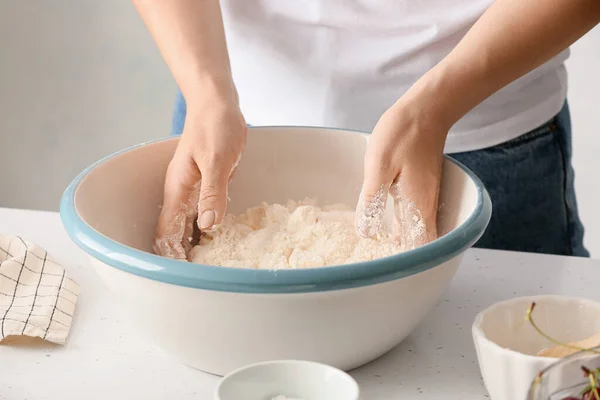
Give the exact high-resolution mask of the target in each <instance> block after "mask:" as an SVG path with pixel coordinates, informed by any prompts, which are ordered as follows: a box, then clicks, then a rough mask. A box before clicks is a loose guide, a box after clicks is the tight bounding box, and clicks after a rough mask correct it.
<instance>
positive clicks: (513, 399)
mask: <svg viewBox="0 0 600 400" xmlns="http://www.w3.org/2000/svg"><path fill="white" fill-rule="evenodd" d="M532 302H535V303H536V307H535V309H534V311H533V314H532V315H533V320H534V322H535V323H536V324H537V325H538V327H539V328H540V329H541V330H542V331H543V332H545V333H546V334H548V335H550V336H552V337H553V338H554V339H556V340H559V341H561V342H564V343H568V342H573V341H578V340H582V339H585V338H587V337H590V336H592V335H594V334H596V333H597V332H600V303H597V302H594V301H590V300H585V299H579V298H573V297H565V296H532V297H519V298H516V299H511V300H507V301H503V302H499V303H496V304H493V305H492V306H490V307H488V308H487V309H485V310H483V311H481V312H480V313H479V315H477V318H476V319H475V322H474V324H473V339H474V341H475V349H476V351H477V358H478V360H479V367H480V368H481V374H482V376H483V380H484V383H485V386H486V388H487V390H488V392H489V394H490V397H491V399H492V400H524V399H525V398H526V397H527V392H528V390H529V387H530V385H531V383H532V382H533V380H534V379H535V378H536V376H537V375H538V374H539V373H540V372H541V371H542V370H544V369H545V368H547V367H549V366H550V365H552V364H554V363H555V362H557V361H558V359H556V358H549V357H538V356H537V355H536V354H538V353H539V352H540V351H541V350H543V349H546V348H549V347H552V346H554V345H553V344H552V343H551V342H550V341H549V340H547V339H545V338H544V337H543V336H541V335H540V334H539V333H538V332H537V331H535V329H534V328H533V327H532V326H531V324H530V323H529V322H527V321H526V320H525V316H526V312H527V309H528V308H529V306H530V304H531V303H532ZM578 373H580V371H578Z"/></svg>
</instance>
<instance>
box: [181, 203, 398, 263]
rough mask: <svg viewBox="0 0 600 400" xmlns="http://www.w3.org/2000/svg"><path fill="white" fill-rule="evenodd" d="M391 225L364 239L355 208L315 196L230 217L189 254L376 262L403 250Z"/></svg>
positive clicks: (221, 259) (195, 257)
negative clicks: (358, 229)
mask: <svg viewBox="0 0 600 400" xmlns="http://www.w3.org/2000/svg"><path fill="white" fill-rule="evenodd" d="M389 232H390V230H389V228H387V227H384V228H383V232H382V233H381V234H380V237H379V238H377V239H363V238H359V237H358V236H357V235H356V233H355V230H354V211H353V210H352V209H351V208H350V207H348V206H346V205H343V204H336V205H329V206H323V207H318V206H317V204H316V202H315V201H314V200H304V201H301V202H296V201H293V200H290V201H288V202H287V205H281V204H266V203H263V204H261V205H259V206H258V207H254V208H250V209H248V210H247V211H246V212H245V213H243V214H241V215H231V214H228V215H226V216H225V218H224V220H223V223H222V224H221V225H220V226H218V227H217V228H216V229H215V230H214V231H212V232H208V233H206V234H205V235H204V236H203V237H202V239H201V240H200V243H199V244H198V245H197V246H195V247H194V248H193V249H192V251H191V252H190V257H189V258H190V260H191V261H192V262H195V263H199V264H205V265H217V266H224V267H240V268H260V269H288V268H313V267H322V266H328V265H341V264H348V263H353V262H359V261H367V260H373V259H376V258H380V257H386V256H390V255H392V254H396V253H399V252H401V251H402V248H401V246H400V245H399V244H398V243H397V242H396V241H395V240H394V239H393V238H392V235H391V234H390V233H389Z"/></svg>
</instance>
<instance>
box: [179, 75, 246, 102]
mask: <svg viewBox="0 0 600 400" xmlns="http://www.w3.org/2000/svg"><path fill="white" fill-rule="evenodd" d="M181 92H182V94H183V97H184V98H185V101H186V104H187V106H188V108H206V107H218V106H220V105H231V104H235V105H238V104H239V99H238V93H237V90H236V88H235V85H234V84H233V80H232V79H231V76H230V75H229V76H228V75H224V76H219V75H204V76H200V77H197V78H195V79H194V80H193V81H192V82H189V83H186V84H185V85H182V87H181Z"/></svg>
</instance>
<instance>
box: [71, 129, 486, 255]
mask: <svg viewBox="0 0 600 400" xmlns="http://www.w3.org/2000/svg"><path fill="white" fill-rule="evenodd" d="M367 140H368V136H367V135H364V134H360V133H356V132H349V131H341V130H333V129H324V128H301V127H298V128H294V127H263V128H249V132H248V138H247V144H246V150H245V152H244V157H243V158H242V161H241V162H240V165H239V167H238V169H237V171H236V175H235V177H234V179H233V180H232V182H231V184H230V188H229V197H230V198H231V201H230V203H229V206H228V207H229V208H228V211H229V212H235V213H239V212H243V211H244V210H245V209H246V208H248V207H253V206H256V205H258V204H260V203H261V202H263V201H266V202H269V203H272V202H285V201H286V200H288V199H295V200H301V199H304V198H306V197H309V198H317V199H318V201H319V202H320V203H321V204H331V203H339V202H341V203H346V204H348V205H350V206H354V205H355V204H356V202H357V200H358V196H359V194H360V188H361V184H362V178H363V159H364V153H365V150H366V145H367ZM177 142H178V138H170V139H165V140H161V141H158V142H153V143H149V144H146V145H143V146H138V147H135V148H133V149H130V150H127V151H124V152H121V153H119V154H117V155H115V156H113V157H110V158H109V159H107V160H105V161H104V162H102V163H100V164H98V165H97V166H96V167H95V168H92V169H91V170H90V171H89V172H88V173H87V174H86V175H85V176H84V177H83V179H82V180H81V182H80V184H79V186H78V187H77V190H76V192H75V208H76V210H77V212H78V214H79V216H80V217H81V218H82V219H83V220H84V221H85V222H86V223H87V224H88V225H90V226H91V227H92V228H94V229H96V230H97V231H98V232H100V233H101V234H103V235H105V236H107V237H109V238H111V239H113V240H115V241H117V242H120V243H122V244H125V245H127V246H130V247H133V248H136V249H138V250H142V251H146V252H152V239H153V235H154V229H155V226H156V222H157V218H158V214H159V212H160V205H161V204H162V197H163V193H162V191H163V182H164V179H165V173H166V168H167V165H168V163H169V161H170V160H171V157H172V155H173V153H174V151H175V147H176V146H177ZM478 198H480V193H479V191H478V188H477V186H476V185H475V183H474V182H473V180H472V179H471V178H470V177H469V175H468V174H467V173H466V172H465V171H463V170H462V169H461V168H460V167H459V166H457V165H456V164H454V162H452V161H450V160H448V159H446V160H445V161H444V169H443V179H442V187H441V192H440V212H439V217H438V224H439V230H440V233H441V234H442V235H443V234H445V233H448V232H450V231H451V230H453V229H455V228H456V227H457V226H459V225H460V224H462V223H463V222H465V220H466V219H467V218H468V217H469V216H470V215H471V214H472V213H473V212H474V210H475V209H476V206H477V202H478ZM392 212H393V211H392V206H391V204H390V203H388V212H387V218H390V217H391V213H392Z"/></svg>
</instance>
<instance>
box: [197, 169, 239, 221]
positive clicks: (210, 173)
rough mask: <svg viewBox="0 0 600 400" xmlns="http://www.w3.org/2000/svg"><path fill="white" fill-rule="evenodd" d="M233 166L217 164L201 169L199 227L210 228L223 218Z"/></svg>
mask: <svg viewBox="0 0 600 400" xmlns="http://www.w3.org/2000/svg"><path fill="white" fill-rule="evenodd" d="M230 170H231V168H227V167H224V166H223V165H222V164H221V165H215V166H211V167H208V168H204V169H203V170H202V169H201V173H202V182H201V184H200V196H199V199H198V228H200V230H204V231H205V230H210V229H212V228H213V227H214V226H215V225H218V224H220V223H221V221H222V220H223V216H224V215H225V210H226V208H227V184H228V181H229V175H230Z"/></svg>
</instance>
